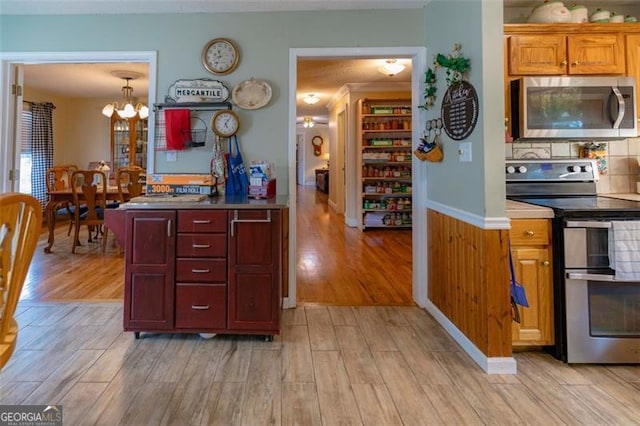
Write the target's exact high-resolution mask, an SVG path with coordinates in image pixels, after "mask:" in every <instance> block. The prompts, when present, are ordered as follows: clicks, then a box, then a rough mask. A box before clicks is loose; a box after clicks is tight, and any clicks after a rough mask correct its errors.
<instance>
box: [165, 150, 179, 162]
mask: <svg viewBox="0 0 640 426" xmlns="http://www.w3.org/2000/svg"><path fill="white" fill-rule="evenodd" d="M177 159H178V153H177V152H175V151H167V162H170V161H176V160H177Z"/></svg>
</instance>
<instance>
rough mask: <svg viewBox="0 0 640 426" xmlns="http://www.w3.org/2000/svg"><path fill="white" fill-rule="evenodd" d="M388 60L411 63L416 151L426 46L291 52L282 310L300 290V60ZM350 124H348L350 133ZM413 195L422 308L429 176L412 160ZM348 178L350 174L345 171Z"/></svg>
mask: <svg viewBox="0 0 640 426" xmlns="http://www.w3.org/2000/svg"><path fill="white" fill-rule="evenodd" d="M388 57H396V58H408V59H411V62H412V74H411V103H412V111H413V121H414V125H413V126H412V140H413V144H414V147H413V148H417V146H418V141H419V140H420V136H421V135H420V131H421V129H422V128H423V127H424V122H425V114H424V112H423V111H422V110H421V109H419V108H418V106H419V105H420V100H421V99H422V93H423V84H424V83H423V72H424V70H425V69H426V64H427V59H426V58H427V48H426V47H424V46H407V47H343V48H335V47H331V48H325V47H323V48H291V49H289V135H288V140H289V146H288V168H289V271H288V275H289V289H288V296H287V297H285V298H284V300H283V307H285V308H293V307H295V306H296V294H297V292H296V287H297V279H296V278H297V277H296V274H297V266H298V252H297V247H298V246H297V235H296V217H297V208H296V199H297V196H296V175H295V173H296V109H297V108H296V90H297V77H296V76H297V68H298V67H297V65H298V58H315V59H328V58H332V59H353V58H367V59H371V58H380V59H385V58H388ZM348 129H349V123H347V131H348ZM345 166H346V167H348V166H349V158H346V159H345ZM411 166H412V171H413V172H412V176H411V180H412V184H411V187H412V194H413V218H414V221H413V226H412V231H411V232H412V248H413V250H412V272H413V273H412V293H413V300H414V301H415V302H416V304H417V305H418V306H420V307H425V306H426V302H427V288H428V282H427V262H426V260H425V259H426V258H427V223H426V222H427V221H426V217H427V215H426V204H427V203H426V202H427V192H426V176H427V171H426V168H425V167H424V165H421V162H420V160H418V159H417V158H416V157H415V156H412V165H411ZM345 174H346V176H349V171H348V170H345Z"/></svg>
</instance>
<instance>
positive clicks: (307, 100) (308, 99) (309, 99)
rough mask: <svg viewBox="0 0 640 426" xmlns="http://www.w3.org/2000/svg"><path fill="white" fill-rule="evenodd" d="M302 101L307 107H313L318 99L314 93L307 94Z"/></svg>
mask: <svg viewBox="0 0 640 426" xmlns="http://www.w3.org/2000/svg"><path fill="white" fill-rule="evenodd" d="M302 100H303V101H304V102H305V103H306V104H309V105H314V104H316V103H318V101H319V100H320V98H319V97H318V96H317V95H316V94H315V93H309V94H308V95H307V96H305V97H304V98H302Z"/></svg>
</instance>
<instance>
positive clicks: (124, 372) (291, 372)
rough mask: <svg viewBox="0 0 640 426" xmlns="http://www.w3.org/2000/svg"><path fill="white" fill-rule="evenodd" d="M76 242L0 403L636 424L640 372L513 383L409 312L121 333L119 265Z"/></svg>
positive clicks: (374, 421)
mask: <svg viewBox="0 0 640 426" xmlns="http://www.w3.org/2000/svg"><path fill="white" fill-rule="evenodd" d="M312 195H313V194H312ZM324 214H328V212H325V213H324ZM319 217H322V214H320V216H319ZM327 218H328V219H327ZM327 218H325V219H318V220H325V221H326V220H329V219H330V218H331V216H330V214H329V215H328V216H327ZM58 232H59V233H60V234H61V235H65V234H66V228H61V230H59V231H58ZM366 234H367V238H369V235H371V234H369V233H366ZM386 235H390V234H386ZM376 238H378V237H375V238H373V240H374V241H377V239H376ZM332 241H334V240H333V239H331V238H329V239H328V240H327V244H329V243H331V242H332ZM69 243H70V241H69ZM349 244H351V245H353V242H351V243H345V245H347V246H348V245H349ZM370 244H373V243H370ZM327 247H330V246H327ZM70 248H71V246H70V244H65V242H64V238H63V237H60V238H59V239H57V240H56V245H55V246H54V254H51V255H46V256H45V255H44V254H43V253H41V251H42V250H39V252H40V253H38V254H37V256H36V261H34V268H33V272H32V275H31V277H30V285H29V287H30V290H29V292H28V294H25V297H23V299H22V300H21V302H20V305H19V307H18V309H19V311H18V316H17V319H18V322H19V325H20V332H19V337H18V348H17V350H16V352H15V354H14V356H13V358H12V359H11V361H10V362H9V363H8V364H7V365H6V366H5V368H4V369H3V371H2V372H0V404H62V405H63V411H64V420H65V422H64V424H65V425H67V424H68V425H91V424H104V425H116V424H122V425H157V424H175V425H197V424H201V425H213V424H219V425H266V424H274V425H280V424H282V425H294V424H296V425H339V424H340V425H345V424H356V425H357V424H364V425H376V426H377V425H395V424H398V425H400V424H404V425H430V424H451V425H457V424H470V425H476V424H477V425H481V424H486V425H494V424H505V425H506V424H509V425H512V424H541V425H548V424H576V425H577V424H585V425H601V424H616V425H635V424H640V367H638V366H593V365H574V366H570V365H567V364H564V363H562V362H559V361H557V360H555V359H553V358H552V357H550V356H549V355H546V354H544V353H541V352H526V353H517V354H515V355H514V357H515V358H516V360H517V363H518V374H517V375H513V376H502V375H491V376H490V375H485V374H483V373H482V371H481V370H480V369H479V368H478V367H477V366H476V365H475V364H474V363H473V362H472V361H471V360H470V359H469V358H468V357H467V355H466V354H465V353H463V352H462V351H461V350H460V349H459V347H458V346H457V345H456V344H455V343H454V342H453V341H452V340H451V339H450V338H449V337H448V335H447V334H446V333H445V332H444V331H443V330H442V329H441V328H440V327H439V325H438V324H437V323H436V322H435V321H434V320H433V318H432V317H430V316H429V315H428V314H427V313H426V312H425V311H423V310H422V309H420V308H418V307H415V306H402V305H401V304H397V305H396V306H382V305H380V306H336V305H325V304H317V303H301V304H300V305H299V307H298V308H297V309H290V310H285V311H284V312H283V323H282V332H281V334H280V335H279V336H276V337H275V338H274V340H273V341H272V342H265V341H263V340H261V339H260V338H258V337H253V336H222V335H218V336H215V337H214V338H213V339H210V340H205V339H203V338H201V337H200V336H198V335H186V334H173V335H172V334H149V333H147V334H145V333H143V334H142V338H141V339H139V340H135V339H134V338H133V335H132V333H124V332H123V331H122V301H121V296H120V295H119V293H118V292H120V293H121V291H122V276H123V270H122V263H123V262H122V257H121V256H120V257H118V256H117V255H116V253H115V248H114V247H113V246H112V245H111V244H109V247H108V250H107V254H105V255H103V254H102V253H101V252H100V249H99V246H98V245H95V248H94V247H93V246H91V245H88V246H85V247H84V248H83V249H81V250H79V251H78V253H79V254H77V255H75V256H73V255H71V254H70ZM323 250H325V251H326V250H327V248H326V247H323ZM56 253H57V254H56ZM41 256H45V262H44V263H43V264H40V265H38V261H37V259H38V258H40V257H41ZM87 259H92V260H87ZM118 259H120V260H118ZM349 267H351V266H349ZM117 268H120V269H119V270H118V269H117ZM299 269H300V268H299ZM390 270H391V271H394V272H395V269H390ZM391 275H393V274H391ZM69 282H71V283H76V284H77V285H78V286H82V285H83V284H87V285H88V286H90V287H91V288H92V290H89V291H86V292H85V291H79V290H74V289H73V288H72V287H74V286H73V285H71V284H69ZM94 283H98V284H94ZM60 286H66V287H65V288H66V290H65V291H62V290H59V289H58V288H57V287H60ZM101 287H105V288H109V289H110V290H108V291H106V290H103V289H101ZM42 288H46V289H47V290H46V291H41V290H40V289H42ZM74 291H77V293H74ZM69 294H72V295H75V296H74V297H78V298H79V299H83V300H82V301H70V300H69V297H68V295H69ZM96 294H103V295H104V296H103V298H104V299H103V301H99V300H100V297H98V296H96ZM62 299H64V301H62ZM87 299H91V300H93V301H87ZM109 299H116V300H115V301H112V300H109Z"/></svg>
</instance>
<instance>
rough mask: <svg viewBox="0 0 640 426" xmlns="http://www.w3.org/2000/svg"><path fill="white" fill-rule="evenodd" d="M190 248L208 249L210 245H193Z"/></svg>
mask: <svg viewBox="0 0 640 426" xmlns="http://www.w3.org/2000/svg"><path fill="white" fill-rule="evenodd" d="M191 247H193V248H195V249H199V248H204V249H206V248H210V247H211V245H210V244H193V245H192V246H191Z"/></svg>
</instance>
